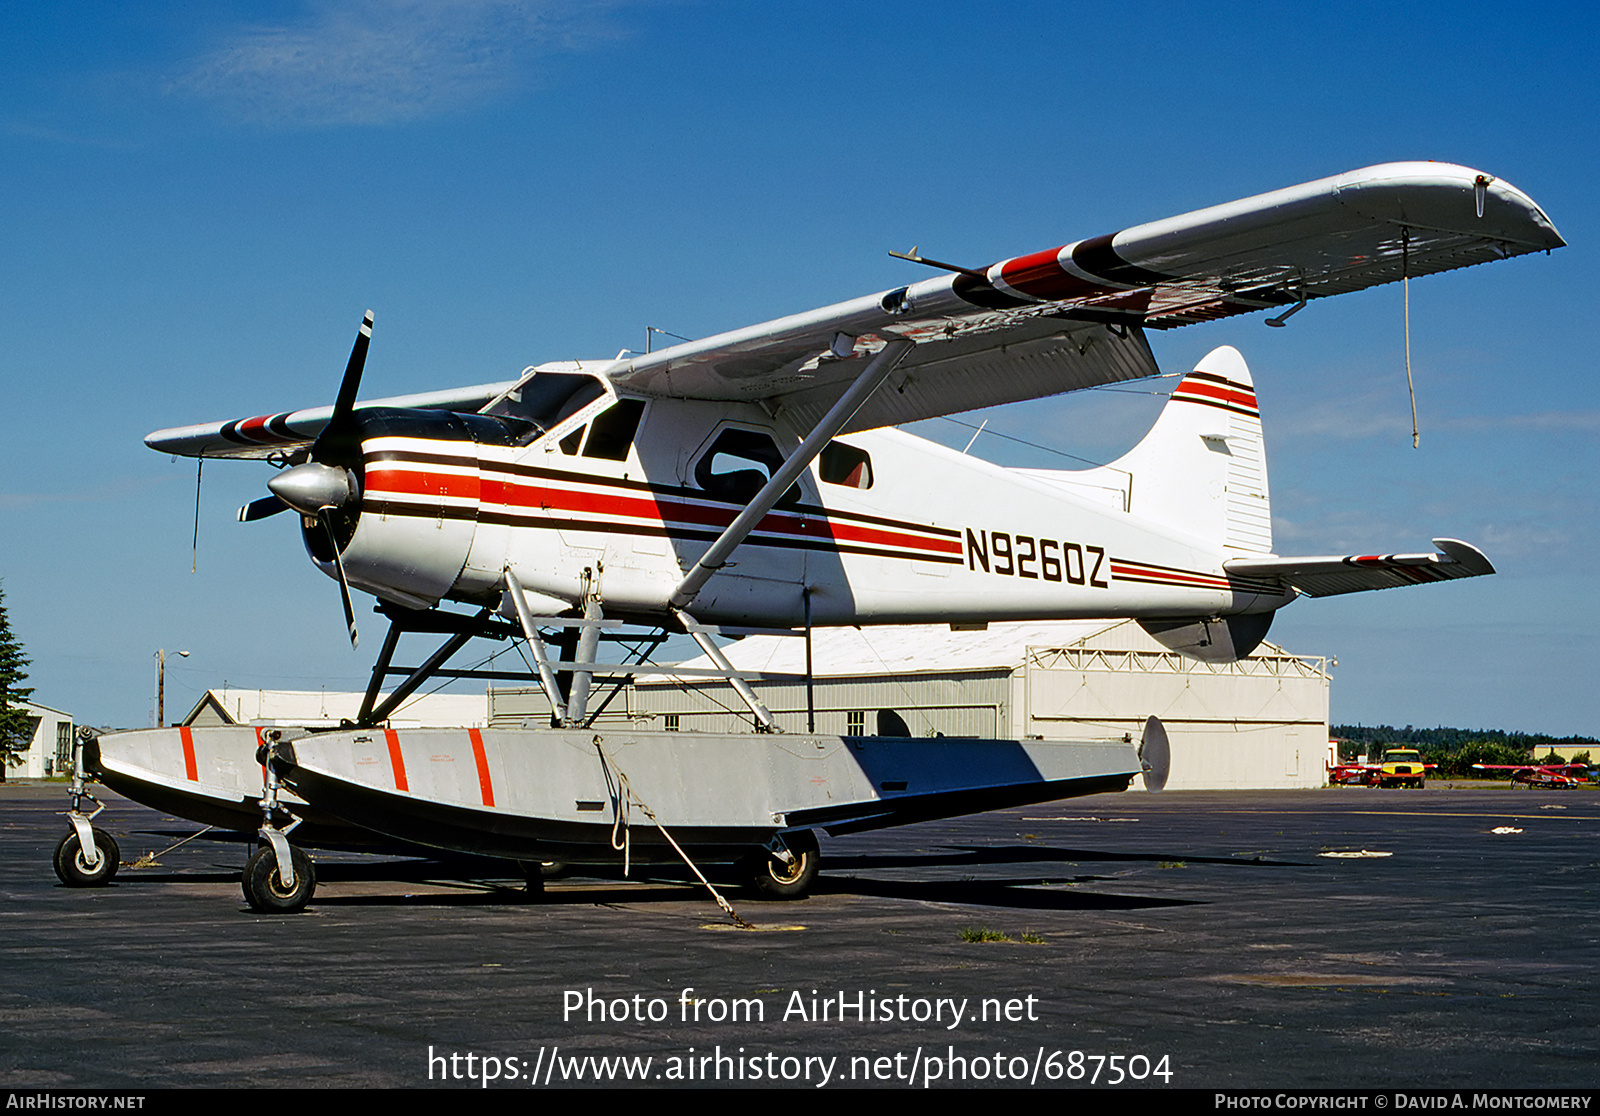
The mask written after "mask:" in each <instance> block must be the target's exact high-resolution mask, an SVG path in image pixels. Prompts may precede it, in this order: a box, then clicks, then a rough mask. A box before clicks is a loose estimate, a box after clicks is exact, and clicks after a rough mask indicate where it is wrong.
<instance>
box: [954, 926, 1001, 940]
mask: <svg viewBox="0 0 1600 1116" xmlns="http://www.w3.org/2000/svg"><path fill="white" fill-rule="evenodd" d="M961 940H962V941H964V942H1009V941H1010V940H1011V939H1010V938H1009V937H1008V936H1007V935H1006V934H1005V932H1004V931H1001V930H990V929H989V928H988V927H987V926H985V927H981V928H980V927H977V926H969V927H967V928H966V929H964V930H962V931H961Z"/></svg>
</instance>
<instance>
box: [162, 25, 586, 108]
mask: <svg viewBox="0 0 1600 1116" xmlns="http://www.w3.org/2000/svg"><path fill="white" fill-rule="evenodd" d="M615 6H616V4H614V3H610V2H607V0H594V2H589V3H572V2H566V3H563V2H561V0H358V2H356V3H336V2H333V0H313V2H312V3H310V4H309V5H308V7H307V9H306V16H305V18H304V19H303V20H299V21H296V22H294V23H292V24H288V25H284V26H276V27H250V28H246V29H243V30H239V31H237V32H235V33H233V34H232V35H230V36H229V37H228V39H227V41H225V42H223V43H221V44H219V45H218V46H217V47H216V48H215V49H213V50H211V51H209V52H208V53H206V54H205V55H203V56H202V57H200V58H198V59H196V60H195V61H193V62H192V63H191V64H189V65H188V66H187V67H186V68H185V69H184V70H183V71H182V72H181V73H180V74H179V75H178V76H177V77H176V78H175V79H174V80H173V81H172V83H171V89H172V90H173V91H174V92H177V93H182V94H187V95H190V96H193V97H197V98H199V99H202V100H205V101H209V102H211V103H213V104H216V105H219V106H221V107H222V108H223V109H224V110H225V111H228V112H229V113H231V114H233V115H235V116H237V117H239V118H241V119H246V120H250V121H252V122H255V123H261V124H267V125H270V126H289V127H304V126H311V127H317V126H328V125H342V124H379V125H381V124H397V123H404V122H407V121H412V120H421V119H427V118H430V117H435V116H440V115H444V114H447V113H451V112H455V111H458V110H460V109H462V108H465V107H469V106H471V105H474V104H478V103H481V102H483V101H486V100H490V99H493V98H495V97H498V96H500V95H502V94H504V93H505V92H506V91H508V90H511V89H514V88H516V87H517V86H519V85H520V84H521V83H523V82H524V81H526V80H528V79H529V76H530V74H531V72H532V69H533V66H532V63H533V62H534V60H535V59H536V58H537V57H538V56H540V55H546V54H549V53H551V52H555V51H568V50H576V49H582V48H583V47H586V46H588V45H590V44H591V43H593V42H595V41H596V40H598V39H600V38H602V37H605V36H606V35H608V34H610V33H611V31H610V29H609V28H608V27H607V25H606V23H605V16H606V14H607V13H608V12H609V11H610V10H611V9H612V8H613V7H615Z"/></svg>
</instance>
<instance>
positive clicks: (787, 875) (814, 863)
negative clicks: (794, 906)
mask: <svg viewBox="0 0 1600 1116" xmlns="http://www.w3.org/2000/svg"><path fill="white" fill-rule="evenodd" d="M783 843H784V844H785V845H786V846H787V847H788V849H789V852H790V853H792V854H793V856H794V859H793V860H792V861H790V862H789V863H787V864H785V863H784V862H783V861H781V860H779V859H778V858H777V857H775V856H773V855H772V854H771V853H770V852H768V851H767V850H766V849H760V850H758V851H756V852H755V853H753V854H752V855H750V856H749V857H747V858H746V859H745V860H743V861H742V862H740V868H741V869H742V872H743V875H744V880H745V883H747V884H748V885H749V886H750V887H752V888H754V889H755V891H756V892H757V893H758V894H760V895H761V896H762V897H763V898H765V899H802V898H804V897H805V895H806V894H807V893H808V892H809V891H810V890H811V887H812V885H813V884H815V883H816V882H817V872H818V871H819V870H820V869H821V867H822V854H821V853H820V852H819V851H818V850H817V838H816V836H815V835H814V834H813V833H812V832H811V830H809V829H801V830H797V831H796V832H794V833H785V834H784V835H783Z"/></svg>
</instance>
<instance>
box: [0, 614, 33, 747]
mask: <svg viewBox="0 0 1600 1116" xmlns="http://www.w3.org/2000/svg"><path fill="white" fill-rule="evenodd" d="M27 665H28V657H27V656H26V655H24V654H23V653H22V644H20V643H18V642H17V638H16V636H14V635H12V634H11V620H10V618H9V617H7V616H6V591H5V588H4V586H0V765H9V764H11V763H12V762H13V761H14V760H16V759H18V758H20V757H21V756H22V755H23V754H24V753H26V752H27V750H28V745H29V744H30V743H31V742H32V740H33V716H32V715H31V714H30V713H29V712H28V709H27V707H26V706H25V705H23V702H25V701H27V700H28V698H30V697H31V696H33V688H32V687H30V686H24V685H23V683H24V682H26V681H27V680H28V672H27V671H25V670H24V669H23V667H25V666H27ZM4 775H5V770H4V766H0V778H3V777H4Z"/></svg>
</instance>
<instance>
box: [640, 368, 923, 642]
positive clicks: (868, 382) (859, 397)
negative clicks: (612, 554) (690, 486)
mask: <svg viewBox="0 0 1600 1116" xmlns="http://www.w3.org/2000/svg"><path fill="white" fill-rule="evenodd" d="M914 345H915V342H913V341H908V340H907V339H905V338H903V337H900V338H896V339H895V340H893V341H890V342H889V343H888V344H887V345H885V346H884V347H883V349H882V350H881V351H880V352H879V353H878V355H877V356H875V357H873V358H872V360H871V361H870V362H869V363H868V364H867V367H866V368H865V369H863V370H862V373H861V375H859V376H857V377H856V380H855V383H853V384H851V385H850V387H849V388H847V389H846V390H845V393H844V394H843V395H841V396H840V397H839V401H838V402H837V403H835V404H834V405H833V407H832V408H831V409H830V410H829V411H828V413H827V414H826V415H824V416H823V417H822V421H821V422H819V423H818V424H817V425H816V427H815V428H814V429H813V430H812V431H811V433H810V434H808V435H806V439H805V441H803V442H801V443H800V448H799V449H797V450H795V451H794V452H793V453H791V454H790V455H789V457H788V459H787V460H786V461H784V463H783V464H782V465H781V466H779V468H778V471H777V472H775V473H773V474H772V479H771V480H769V481H767V483H766V484H765V485H763V486H762V489H761V491H760V492H757V493H756V495H755V498H754V499H753V500H751V501H750V504H749V505H748V506H747V507H746V508H745V509H744V511H742V512H740V513H739V514H738V515H737V516H736V517H734V520H733V522H732V523H730V524H728V526H727V528H726V529H725V530H724V531H723V532H722V534H721V535H719V536H718V537H717V541H716V542H714V543H712V544H711V548H710V549H709V550H707V551H706V552H705V553H704V554H703V555H701V556H700V561H698V562H696V563H695V564H694V568H693V569H691V570H690V571H689V572H688V574H687V575H686V576H685V577H684V579H683V581H682V582H681V583H680V584H679V585H678V588H677V589H676V590H674V591H673V593H672V596H671V597H669V598H667V603H668V604H669V605H670V606H671V608H672V610H673V611H674V612H682V611H683V610H685V609H687V608H688V607H689V606H690V605H691V604H692V603H694V599H695V598H696V597H698V596H699V595H700V590H701V589H703V588H705V584H706V582H707V581H709V580H710V579H711V575H712V574H714V573H716V572H717V571H718V570H720V569H721V568H722V567H723V565H724V563H726V562H727V560H728V555H730V554H732V553H733V551H734V548H736V547H737V546H738V545H739V544H740V543H742V542H744V540H745V537H746V536H748V535H749V534H750V532H751V531H753V530H755V528H756V525H757V524H758V523H760V522H761V520H762V519H763V518H764V517H765V516H766V514H767V513H768V512H769V511H771V510H772V509H773V507H774V506H776V505H777V503H778V500H779V499H780V498H781V497H782V496H783V494H784V493H785V492H787V491H789V486H790V485H792V484H793V483H794V482H795V481H796V480H797V479H798V478H799V476H800V474H801V473H802V472H803V471H804V470H805V469H806V468H807V467H808V466H809V465H810V464H811V462H812V460H813V459H814V458H815V457H816V456H817V454H819V453H821V452H822V449H823V447H824V446H826V445H827V444H828V443H829V442H830V441H831V440H832V439H833V436H834V435H835V434H837V433H839V431H841V430H843V429H844V427H845V424H846V423H848V422H849V421H850V420H851V419H852V418H853V417H854V416H855V413H856V412H857V411H858V410H860V409H861V405H862V404H863V403H865V402H866V401H867V397H868V396H870V395H871V394H872V393H873V392H874V391H876V390H877V388H878V385H879V384H881V383H883V381H884V380H886V379H888V378H889V373H890V372H893V371H894V368H895V365H897V364H899V363H900V362H901V361H902V360H903V359H905V355H906V354H907V353H909V352H910V351H911V350H912V348H913V346H914ZM701 646H702V647H704V646H705V645H704V644H701ZM706 653H707V654H708V655H711V657H712V659H713V660H715V659H716V658H717V656H716V655H714V654H712V653H711V652H710V651H707V652H706Z"/></svg>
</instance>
